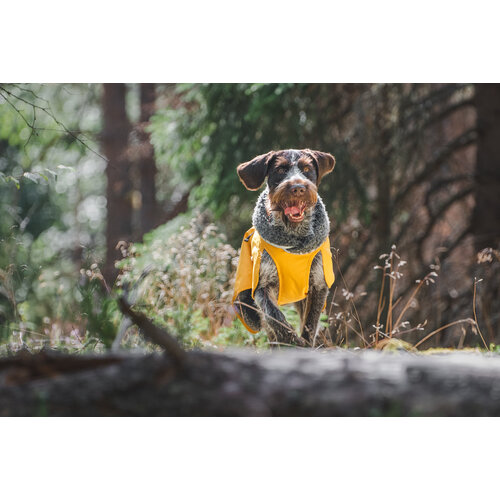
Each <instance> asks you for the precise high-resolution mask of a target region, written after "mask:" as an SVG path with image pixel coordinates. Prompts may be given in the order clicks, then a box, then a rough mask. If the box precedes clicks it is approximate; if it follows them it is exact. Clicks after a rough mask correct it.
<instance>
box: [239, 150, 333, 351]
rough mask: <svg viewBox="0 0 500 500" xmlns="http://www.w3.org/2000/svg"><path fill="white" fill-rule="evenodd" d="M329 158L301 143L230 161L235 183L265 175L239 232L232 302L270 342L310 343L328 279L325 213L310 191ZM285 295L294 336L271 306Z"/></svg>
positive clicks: (251, 183)
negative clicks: (234, 164)
mask: <svg viewBox="0 0 500 500" xmlns="http://www.w3.org/2000/svg"><path fill="white" fill-rule="evenodd" d="M334 166H335V158H334V157H333V156H332V155H331V154H329V153H322V152H320V151H311V150H309V149H301V150H297V149H286V150H282V151H270V152H269V153H267V154H263V155H260V156H257V157H256V158H254V159H253V160H250V161H248V162H246V163H242V164H241V165H239V166H238V168H237V172H238V175H239V178H240V180H241V182H242V183H243V185H244V186H245V187H246V188H247V189H249V190H251V191H255V190H257V189H259V188H260V187H261V186H262V184H264V181H265V180H266V179H267V187H266V189H265V190H264V191H263V192H262V193H261V195H260V196H259V199H258V200H257V204H256V206H255V209H254V212H253V217H252V223H253V227H252V228H251V229H249V230H248V231H247V232H246V233H245V236H244V238H243V242H242V245H241V252H240V260H239V263H238V269H237V271H236V280H235V290H234V296H233V305H234V308H235V310H236V314H237V316H238V317H239V319H240V320H241V321H242V323H243V324H244V325H245V327H246V328H247V329H248V330H249V331H250V332H252V333H256V332H257V331H259V330H260V329H261V328H262V327H264V329H265V331H266V333H267V335H268V338H269V340H270V342H271V343H273V344H295V345H300V346H306V345H311V344H312V342H313V340H314V336H315V335H316V332H317V329H318V324H319V318H320V314H321V311H322V310H323V308H324V306H325V301H326V296H327V294H328V289H329V288H330V287H331V286H332V284H333V282H334V280H335V276H334V273H333V263H332V254H331V251H330V240H329V233H330V221H329V219H328V215H327V213H326V210H325V206H324V204H323V202H322V200H321V198H320V197H319V195H318V185H319V183H320V182H321V179H322V178H323V177H324V176H325V175H326V174H328V173H329V172H331V171H332V170H333V168H334ZM291 303H293V304H294V305H295V306H296V308H297V310H298V312H299V315H300V320H301V331H300V336H299V335H297V333H296V332H295V331H294V329H293V327H292V326H291V325H290V324H289V323H288V322H287V321H286V319H285V316H284V315H283V313H282V312H281V311H280V309H279V307H278V306H280V305H283V304H291Z"/></svg>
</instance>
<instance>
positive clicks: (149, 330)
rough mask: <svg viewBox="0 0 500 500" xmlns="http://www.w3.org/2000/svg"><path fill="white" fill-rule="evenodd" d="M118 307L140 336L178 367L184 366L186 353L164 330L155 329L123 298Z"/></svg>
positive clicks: (120, 299)
mask: <svg viewBox="0 0 500 500" xmlns="http://www.w3.org/2000/svg"><path fill="white" fill-rule="evenodd" d="M118 305H119V306H120V310H121V312H122V313H123V314H125V315H126V316H128V317H129V318H130V320H131V321H132V322H133V323H134V324H136V325H137V326H138V327H139V329H140V330H141V332H142V334H143V335H144V336H145V337H146V338H147V339H148V340H150V341H151V342H153V343H155V344H156V345H159V346H160V347H163V349H165V351H166V352H167V353H168V354H169V355H170V356H171V357H172V359H173V360H174V362H175V363H176V364H177V365H178V366H181V365H183V364H184V362H185V360H186V351H184V350H183V349H182V347H181V346H180V345H179V343H178V342H177V340H175V338H174V337H173V336H172V335H171V334H170V333H168V332H167V331H166V330H165V329H162V328H159V327H157V326H156V325H155V324H154V323H153V322H152V321H151V320H150V319H148V318H147V317H146V316H145V315H144V314H142V313H140V312H137V311H134V310H133V309H132V308H131V307H130V305H129V304H128V302H127V301H126V299H125V298H124V297H120V298H119V299H118Z"/></svg>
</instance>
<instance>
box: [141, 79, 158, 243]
mask: <svg viewBox="0 0 500 500" xmlns="http://www.w3.org/2000/svg"><path fill="white" fill-rule="evenodd" d="M140 95H141V117H140V123H139V126H138V130H139V151H140V154H139V165H138V166H139V176H140V190H141V210H140V231H139V233H140V234H139V239H140V238H142V236H143V235H144V234H145V233H147V232H148V231H151V229H153V228H154V227H156V225H157V223H158V220H159V214H158V206H157V203H156V184H155V177H156V162H155V157H154V149H153V145H152V144H151V137H150V134H149V132H147V131H146V127H147V126H148V125H149V121H150V119H151V117H152V116H153V114H154V112H155V100H156V91H155V84H154V83H141V87H140Z"/></svg>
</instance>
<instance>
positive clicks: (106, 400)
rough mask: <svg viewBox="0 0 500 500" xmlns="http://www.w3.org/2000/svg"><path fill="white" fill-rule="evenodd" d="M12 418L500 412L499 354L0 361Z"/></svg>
mask: <svg viewBox="0 0 500 500" xmlns="http://www.w3.org/2000/svg"><path fill="white" fill-rule="evenodd" d="M0 415H4V416H30V415H40V416H41V415H53V416H63V415H65V416H121V415H123V416H125V415H137V416H146V415H149V416H158V415H163V416H372V415H373V416H376V415H384V416H389V415H390V416H399V415H406V416H417V415H421V416H428V415H434V416H479V415H481V416H487V415H489V416H498V415H500V358H499V357H498V356H492V355H481V354H465V353H454V354H448V355H439V356H432V355H414V354H409V353H390V354H389V353H383V352H378V351H358V352H352V351H346V350H333V351H323V352H319V351H309V350H298V349H294V350H288V351H284V352H267V353H256V352H254V351H245V350H238V351H236V350H235V351H229V352H227V353H213V352H201V351H191V352H187V353H186V356H185V358H184V359H183V361H182V364H180V365H179V363H174V362H173V361H172V360H171V358H169V357H168V356H167V355H166V354H164V355H160V354H150V355H131V354H126V355H122V356H121V355H114V356H111V355H106V356H82V355H73V356H71V355H65V354H57V353H53V352H45V353H41V354H37V355H34V356H32V355H29V354H24V355H18V356H17V357H15V358H6V359H5V358H4V359H0Z"/></svg>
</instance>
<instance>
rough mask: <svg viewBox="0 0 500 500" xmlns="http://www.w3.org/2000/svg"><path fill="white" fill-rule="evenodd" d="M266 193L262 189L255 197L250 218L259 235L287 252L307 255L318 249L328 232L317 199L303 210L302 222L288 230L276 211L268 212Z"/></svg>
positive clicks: (326, 221) (326, 223) (319, 199)
mask: <svg viewBox="0 0 500 500" xmlns="http://www.w3.org/2000/svg"><path fill="white" fill-rule="evenodd" d="M268 194H269V190H268V189H267V188H266V189H265V190H264V191H263V192H262V193H261V195H260V196H259V199H258V200H257V204H256V206H255V209H254V211H253V216H252V223H253V226H254V227H255V229H257V231H258V232H259V234H260V236H261V237H262V238H264V240H266V241H267V242H268V243H271V244H272V245H274V246H277V247H280V248H284V249H285V250H286V251H287V252H290V253H296V254H304V253H310V252H312V251H313V250H316V248H319V247H320V246H321V244H322V243H323V241H325V239H326V237H327V236H328V234H329V233H330V221H329V220H328V216H327V214H326V209H325V205H324V204H323V201H322V200H321V198H320V197H319V196H318V201H317V203H316V205H314V207H311V208H309V209H308V210H306V212H305V217H304V220H303V221H302V222H301V223H300V224H294V225H293V227H292V225H290V224H285V222H283V219H282V218H281V217H280V216H279V215H278V214H276V212H270V213H268V210H267V207H268Z"/></svg>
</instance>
